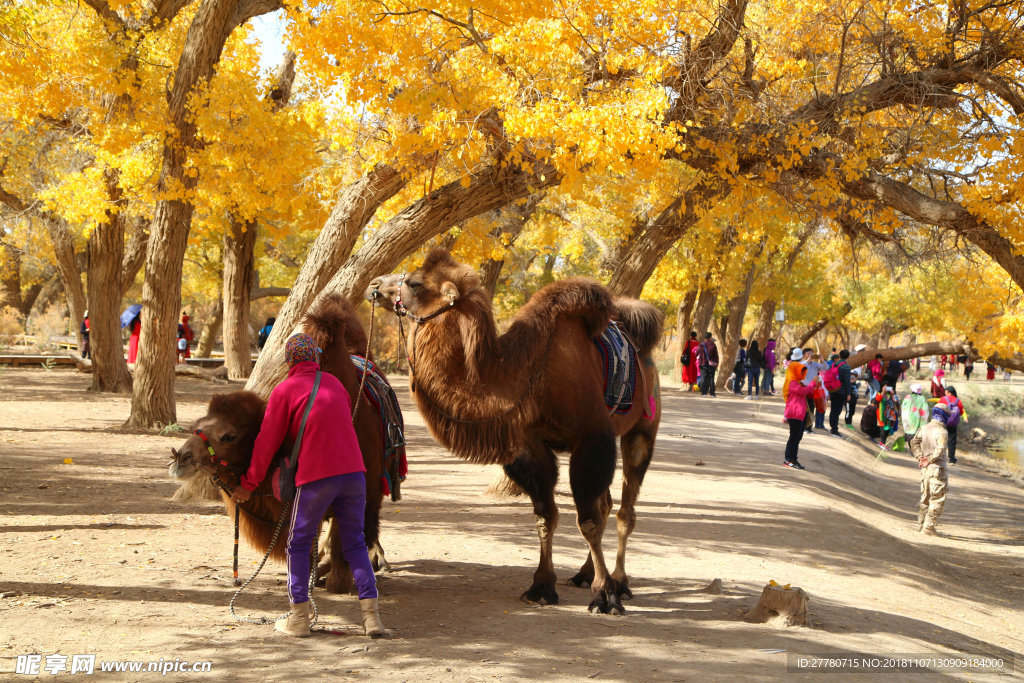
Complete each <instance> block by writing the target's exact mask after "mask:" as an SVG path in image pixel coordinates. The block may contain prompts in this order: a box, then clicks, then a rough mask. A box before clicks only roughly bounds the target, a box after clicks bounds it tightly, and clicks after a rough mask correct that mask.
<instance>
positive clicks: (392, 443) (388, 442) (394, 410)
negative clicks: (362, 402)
mask: <svg viewBox="0 0 1024 683" xmlns="http://www.w3.org/2000/svg"><path fill="white" fill-rule="evenodd" d="M351 358H352V363H353V365H355V366H356V369H357V370H358V371H359V376H360V378H361V377H362V375H363V373H364V372H366V383H365V384H364V385H363V395H364V396H365V397H366V400H367V402H368V403H369V404H370V405H371V406H372V407H373V408H374V409H375V410H377V411H378V412H379V413H380V423H381V438H382V440H383V443H384V455H383V457H384V474H383V475H382V476H381V489H382V491H383V493H384V495H390V496H391V500H393V501H398V500H401V499H402V494H401V492H400V491H399V487H400V485H401V483H402V482H403V481H405V476H406V474H407V473H408V471H409V463H408V461H407V460H406V457H405V422H404V420H403V419H402V409H401V407H400V406H399V405H398V397H397V396H395V390H394V389H392V388H391V385H390V384H388V381H387V380H386V379H385V378H384V375H382V374H380V371H379V370H377V367H376V366H375V365H374V364H373V362H372V361H369V360H367V359H365V358H363V357H362V356H351Z"/></svg>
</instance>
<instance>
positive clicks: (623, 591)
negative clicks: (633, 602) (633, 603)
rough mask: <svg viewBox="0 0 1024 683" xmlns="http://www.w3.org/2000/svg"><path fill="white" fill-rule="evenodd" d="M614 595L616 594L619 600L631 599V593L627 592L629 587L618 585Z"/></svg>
mask: <svg viewBox="0 0 1024 683" xmlns="http://www.w3.org/2000/svg"><path fill="white" fill-rule="evenodd" d="M616 593H618V596H619V599H620V600H629V599H631V598H632V597H633V591H631V590H629V586H626V585H620V586H619V590H618V591H616Z"/></svg>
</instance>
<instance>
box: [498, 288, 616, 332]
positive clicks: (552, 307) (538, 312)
mask: <svg viewBox="0 0 1024 683" xmlns="http://www.w3.org/2000/svg"><path fill="white" fill-rule="evenodd" d="M563 315H567V316H573V317H575V318H579V319H580V320H581V321H582V322H583V326H584V328H585V329H586V331H587V334H588V335H590V336H591V337H595V336H597V335H599V334H601V333H602V332H603V331H604V328H606V327H608V322H609V321H610V320H611V319H612V317H613V316H614V315H615V304H614V303H613V301H612V293H611V291H609V289H608V288H607V287H605V286H604V285H602V284H601V283H600V282H598V281H597V280H594V279H592V278H587V277H569V278H565V279H564V280H559V281H557V282H553V283H551V284H550V285H547V286H546V287H543V288H542V289H540V290H539V291H538V292H537V293H536V294H534V295H533V296H532V297H531V298H530V300H529V301H528V302H526V305H525V306H523V307H522V308H521V309H520V310H519V313H518V314H516V320H517V321H518V320H525V319H527V318H531V317H532V318H546V319H548V320H552V321H553V320H554V319H555V318H557V317H559V316H563Z"/></svg>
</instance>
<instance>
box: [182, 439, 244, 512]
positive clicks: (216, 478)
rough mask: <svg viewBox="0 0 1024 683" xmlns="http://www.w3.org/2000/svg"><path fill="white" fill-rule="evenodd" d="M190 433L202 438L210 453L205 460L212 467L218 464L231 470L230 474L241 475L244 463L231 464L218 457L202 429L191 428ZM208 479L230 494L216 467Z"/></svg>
mask: <svg viewBox="0 0 1024 683" xmlns="http://www.w3.org/2000/svg"><path fill="white" fill-rule="evenodd" d="M192 433H193V434H195V435H196V436H198V437H199V438H200V439H202V441H203V445H204V446H206V452H207V453H209V454H210V457H209V458H207V459H206V460H207V461H208V462H209V463H210V464H211V465H212V466H213V467H214V468H216V467H217V466H218V465H220V466H221V467H223V468H224V469H226V470H227V471H228V472H231V474H233V475H235V476H236V477H241V475H242V472H243V471H244V470H245V469H247V468H246V467H245V466H244V465H243V466H241V467H238V466H235V465H232V464H231V463H229V462H228V461H227V460H225V459H223V458H220V457H218V456H217V453H216V452H214V450H213V445H212V444H211V443H210V437H208V436H206V432H204V431H203V430H202V429H199V428H196V429H194V430H192ZM210 479H212V480H213V483H214V484H216V485H217V486H218V487H219V488H220V489H221V490H222V491H224V493H226V494H228V495H229V496H230V495H231V489H229V488H228V486H227V484H225V483H224V481H223V480H222V479H221V478H220V476H218V474H217V471H216V469H215V470H214V471H213V472H211V473H210Z"/></svg>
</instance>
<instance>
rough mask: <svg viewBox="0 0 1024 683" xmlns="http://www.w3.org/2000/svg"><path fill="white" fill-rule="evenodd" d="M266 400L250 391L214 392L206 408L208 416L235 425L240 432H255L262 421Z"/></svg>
mask: <svg viewBox="0 0 1024 683" xmlns="http://www.w3.org/2000/svg"><path fill="white" fill-rule="evenodd" d="M266 410H267V404H266V402H265V401H264V400H263V399H262V398H260V397H259V396H257V395H256V394H254V393H253V392H251V391H233V392H231V393H230V394H216V395H215V396H214V397H213V398H211V399H210V405H209V407H208V408H207V414H208V416H209V417H215V418H217V419H219V420H224V421H225V422H227V423H229V424H231V425H233V426H235V427H237V428H238V429H239V431H240V432H243V433H248V432H249V431H250V430H251V431H252V432H253V434H255V433H256V432H258V431H259V429H260V425H261V424H262V423H263V414H264V413H265V412H266Z"/></svg>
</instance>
